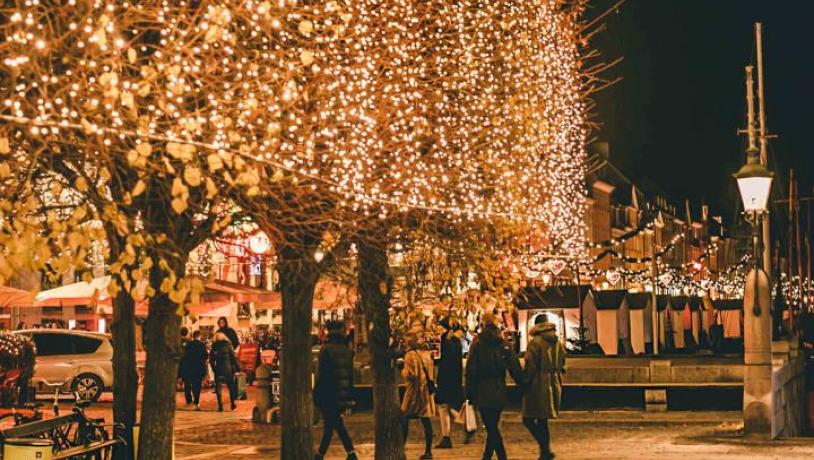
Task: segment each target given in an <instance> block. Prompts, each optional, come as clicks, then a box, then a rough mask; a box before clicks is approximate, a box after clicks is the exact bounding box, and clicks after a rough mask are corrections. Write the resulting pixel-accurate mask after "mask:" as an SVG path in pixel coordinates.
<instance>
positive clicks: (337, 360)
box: [314, 321, 357, 460]
mask: <svg viewBox="0 0 814 460" xmlns="http://www.w3.org/2000/svg"><path fill="white" fill-rule="evenodd" d="M314 404H315V405H316V407H317V409H318V410H319V412H320V414H321V415H322V420H323V427H322V441H321V442H320V443H319V450H318V451H317V453H316V455H314V458H315V459H316V460H322V459H323V458H324V457H325V454H326V453H327V452H328V447H330V445H331V438H332V437H333V433H334V431H336V434H337V435H338V436H339V440H340V441H342V446H343V447H344V448H345V452H346V453H347V460H356V459H357V456H356V452H355V451H354V449H353V441H352V440H351V438H350V435H349V434H348V430H347V428H346V427H345V422H344V421H343V420H342V411H343V410H344V409H347V408H349V407H353V405H354V400H353V352H352V351H351V350H350V348H348V345H347V338H346V337H345V325H344V324H343V323H342V322H340V321H330V322H329V323H328V341H327V342H326V343H325V344H324V345H322V348H320V350H319V363H318V365H317V379H316V384H315V385H314Z"/></svg>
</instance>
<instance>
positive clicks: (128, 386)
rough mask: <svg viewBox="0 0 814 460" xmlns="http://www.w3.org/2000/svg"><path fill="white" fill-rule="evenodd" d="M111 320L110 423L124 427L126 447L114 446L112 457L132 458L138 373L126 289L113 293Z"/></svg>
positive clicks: (133, 321)
mask: <svg viewBox="0 0 814 460" xmlns="http://www.w3.org/2000/svg"><path fill="white" fill-rule="evenodd" d="M113 302H114V306H113V322H112V323H111V324H110V331H111V332H112V340H113V422H114V423H117V424H121V425H123V426H124V429H123V430H122V431H121V432H119V433H118V434H119V436H121V437H122V438H124V440H125V442H126V443H127V445H126V446H117V447H116V449H115V450H114V452H113V458H114V459H115V460H131V459H132V458H133V448H132V446H133V425H135V423H136V396H137V394H138V372H137V370H136V330H135V328H136V311H135V310H136V308H135V307H136V304H135V302H134V301H133V298H132V297H131V296H130V293H128V292H127V291H125V290H123V289H122V290H120V291H119V292H118V294H116V298H115V299H114V301H113Z"/></svg>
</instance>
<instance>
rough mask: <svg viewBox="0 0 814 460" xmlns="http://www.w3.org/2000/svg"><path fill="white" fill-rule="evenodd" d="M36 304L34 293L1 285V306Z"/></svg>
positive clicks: (28, 305)
mask: <svg viewBox="0 0 814 460" xmlns="http://www.w3.org/2000/svg"><path fill="white" fill-rule="evenodd" d="M33 305H34V295H33V294H31V293H30V292H28V291H23V290H21V289H14V288H10V287H8V286H0V307H1V308H6V307H31V306H33Z"/></svg>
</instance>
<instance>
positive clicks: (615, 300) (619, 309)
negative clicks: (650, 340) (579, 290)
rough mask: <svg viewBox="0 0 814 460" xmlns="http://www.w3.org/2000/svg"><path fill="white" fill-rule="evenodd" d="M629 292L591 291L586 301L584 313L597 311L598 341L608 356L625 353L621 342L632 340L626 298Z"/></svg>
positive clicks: (620, 290)
mask: <svg viewBox="0 0 814 460" xmlns="http://www.w3.org/2000/svg"><path fill="white" fill-rule="evenodd" d="M626 296H627V291H626V290H624V289H614V290H606V291H597V290H594V291H591V292H590V293H589V294H588V298H587V299H586V300H585V305H584V306H583V311H593V310H595V311H596V341H597V343H598V344H599V346H600V347H601V348H602V351H603V353H604V354H606V355H618V354H624V353H625V349H624V348H625V346H626V345H623V348H622V349H620V348H619V342H620V341H621V340H626V341H627V343H629V338H630V319H629V317H628V316H627V315H628V311H629V310H628V307H627V302H626V301H625V297H626Z"/></svg>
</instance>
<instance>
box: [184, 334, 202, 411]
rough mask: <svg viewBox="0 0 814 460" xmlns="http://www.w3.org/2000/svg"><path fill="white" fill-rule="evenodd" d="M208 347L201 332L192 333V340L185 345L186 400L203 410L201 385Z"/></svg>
mask: <svg viewBox="0 0 814 460" xmlns="http://www.w3.org/2000/svg"><path fill="white" fill-rule="evenodd" d="M207 355H208V353H207V352H206V345H204V343H203V342H202V341H201V331H195V332H193V333H192V340H190V341H189V342H187V343H186V345H184V357H183V358H182V361H183V363H184V371H183V375H182V378H183V379H184V398H185V400H186V402H187V404H193V403H194V404H195V410H201V383H202V382H203V379H204V377H205V376H206V358H207Z"/></svg>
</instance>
